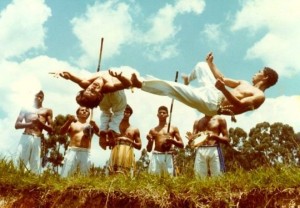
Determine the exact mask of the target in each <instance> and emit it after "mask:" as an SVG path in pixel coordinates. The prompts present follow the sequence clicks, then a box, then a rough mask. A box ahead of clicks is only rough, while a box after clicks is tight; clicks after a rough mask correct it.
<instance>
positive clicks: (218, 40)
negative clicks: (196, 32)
mask: <svg viewBox="0 0 300 208" xmlns="http://www.w3.org/2000/svg"><path fill="white" fill-rule="evenodd" d="M202 34H203V35H204V37H205V40H206V41H207V44H211V45H217V46H218V50H220V51H225V50H226V49H227V46H228V44H227V42H226V41H225V40H224V37H223V36H224V33H222V32H221V27H220V25H218V24H206V25H204V29H203V31H202Z"/></svg>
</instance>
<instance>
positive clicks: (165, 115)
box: [157, 110, 169, 120]
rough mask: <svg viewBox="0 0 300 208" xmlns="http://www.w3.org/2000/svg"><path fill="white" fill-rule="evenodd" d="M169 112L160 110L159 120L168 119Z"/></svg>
mask: <svg viewBox="0 0 300 208" xmlns="http://www.w3.org/2000/svg"><path fill="white" fill-rule="evenodd" d="M168 116H169V115H168V112H167V111H166V110H159V111H158V113H157V117H158V119H159V120H165V119H166V118H167V117H168Z"/></svg>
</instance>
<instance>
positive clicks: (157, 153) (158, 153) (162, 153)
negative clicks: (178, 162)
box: [152, 151, 173, 155]
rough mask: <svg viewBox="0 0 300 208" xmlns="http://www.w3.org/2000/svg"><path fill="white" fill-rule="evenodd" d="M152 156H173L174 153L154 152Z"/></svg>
mask: <svg viewBox="0 0 300 208" xmlns="http://www.w3.org/2000/svg"><path fill="white" fill-rule="evenodd" d="M152 154H155V155H172V154H173V152H159V151H153V152H152Z"/></svg>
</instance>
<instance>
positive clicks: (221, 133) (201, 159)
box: [186, 115, 230, 177]
mask: <svg viewBox="0 0 300 208" xmlns="http://www.w3.org/2000/svg"><path fill="white" fill-rule="evenodd" d="M200 137H202V138H203V140H202V141H199V143H197V138H200ZM186 138H187V139H188V140H189V145H190V146H191V147H192V148H194V149H196V157H195V163H194V173H195V176H200V177H205V176H217V175H220V174H222V171H223V172H224V171H225V164H224V159H223V155H222V151H221V147H220V143H224V144H226V145H228V144H229V141H230V140H229V137H228V131H227V123H226V120H225V119H224V118H222V117H221V116H219V115H216V116H204V117H203V118H201V119H199V120H196V121H195V122H194V126H193V133H191V132H187V135H186Z"/></svg>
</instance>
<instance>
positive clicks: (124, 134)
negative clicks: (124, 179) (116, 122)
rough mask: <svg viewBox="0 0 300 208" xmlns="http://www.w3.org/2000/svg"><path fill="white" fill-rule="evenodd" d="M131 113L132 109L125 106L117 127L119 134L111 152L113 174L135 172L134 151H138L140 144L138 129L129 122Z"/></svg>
mask: <svg viewBox="0 0 300 208" xmlns="http://www.w3.org/2000/svg"><path fill="white" fill-rule="evenodd" d="M132 113H133V110H132V108H131V107H130V106H129V105H127V106H126V108H125V110H124V116H123V119H122V121H121V123H120V126H119V128H120V134H119V135H118V136H117V137H116V143H115V146H114V147H113V149H112V151H111V156H110V170H111V171H112V172H113V173H117V172H122V173H129V172H130V173H133V172H134V170H135V156H134V149H138V150H140V149H141V147H142V142H141V137H140V131H139V129H138V128H136V127H134V126H132V125H131V124H130V122H129V118H130V117H131V115H132Z"/></svg>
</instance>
